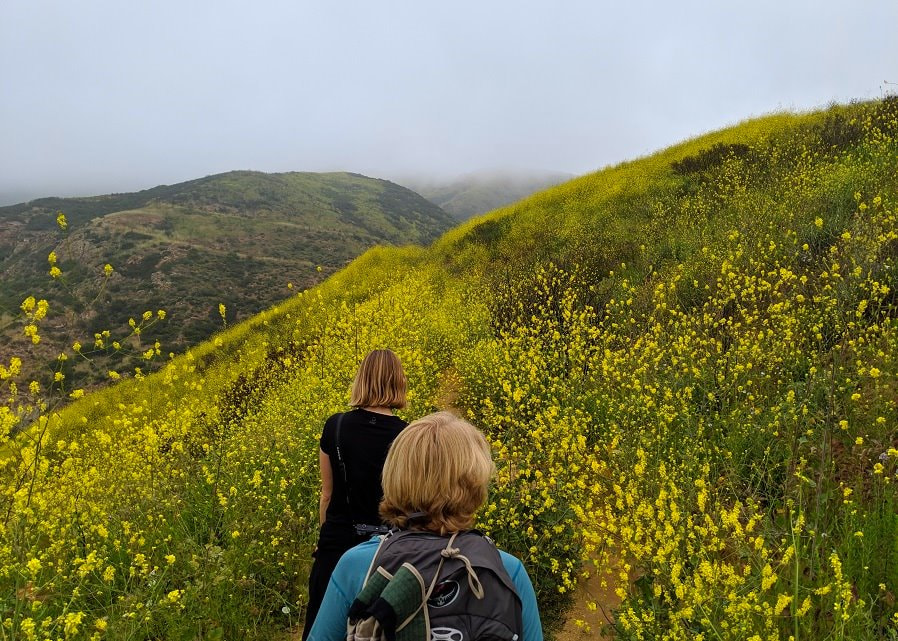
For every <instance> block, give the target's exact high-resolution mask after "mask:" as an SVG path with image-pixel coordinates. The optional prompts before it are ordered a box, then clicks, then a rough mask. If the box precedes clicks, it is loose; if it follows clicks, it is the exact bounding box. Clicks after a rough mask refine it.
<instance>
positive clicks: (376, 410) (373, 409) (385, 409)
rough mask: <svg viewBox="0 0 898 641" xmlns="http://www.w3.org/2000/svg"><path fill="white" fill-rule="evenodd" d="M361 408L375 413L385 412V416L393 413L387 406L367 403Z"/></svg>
mask: <svg viewBox="0 0 898 641" xmlns="http://www.w3.org/2000/svg"><path fill="white" fill-rule="evenodd" d="M362 409H363V410H365V411H366V412H374V413H375V414H386V415H387V416H392V415H393V410H392V409H390V408H389V407H372V406H370V405H369V406H367V407H363V408H362Z"/></svg>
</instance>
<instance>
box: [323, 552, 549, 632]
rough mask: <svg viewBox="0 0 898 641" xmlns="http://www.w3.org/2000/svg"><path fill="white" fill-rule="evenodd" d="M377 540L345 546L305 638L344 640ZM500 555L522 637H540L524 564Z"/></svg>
mask: <svg viewBox="0 0 898 641" xmlns="http://www.w3.org/2000/svg"><path fill="white" fill-rule="evenodd" d="M379 543H380V541H379V539H378V538H377V537H375V538H373V539H371V540H370V541H365V542H364V543H361V544H359V545H357V546H355V547H354V548H352V549H350V550H348V551H347V552H346V553H345V554H344V555H343V556H342V557H341V558H340V561H339V562H338V563H337V567H336V568H335V569H334V573H333V574H332V575H331V579H330V582H329V583H328V585H327V591H326V592H325V593H324V601H323V602H322V603H321V609H320V610H319V611H318V616H317V617H316V618H315V623H314V624H313V625H312V630H311V631H310V632H309V639H308V641H345V639H346V619H347V616H348V615H349V606H350V605H352V602H353V600H355V597H356V595H357V594H358V593H359V592H361V591H362V587H363V585H364V583H365V575H366V574H367V573H368V568H369V566H370V565H371V561H372V560H373V559H374V554H375V552H377V546H378V544H379ZM499 555H500V557H501V558H502V565H504V566H505V570H506V571H507V572H508V576H510V577H511V581H512V583H514V587H515V589H516V590H517V591H518V596H519V597H520V598H521V614H522V623H523V625H524V634H523V638H522V639H521V641H543V628H542V622H541V621H540V618H539V609H538V608H537V605H536V594H535V593H534V591H533V584H532V583H531V582H530V577H529V576H528V575H527V570H526V569H525V568H524V564H523V563H521V562H520V561H519V560H518V559H517V558H516V557H514V556H512V555H511V554H508V553H507V552H502V551H501V550H500V551H499Z"/></svg>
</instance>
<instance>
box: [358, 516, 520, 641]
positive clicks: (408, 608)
mask: <svg viewBox="0 0 898 641" xmlns="http://www.w3.org/2000/svg"><path fill="white" fill-rule="evenodd" d="M522 629H523V625H522V622H521V599H520V597H519V596H518V593H517V591H516V590H515V588H514V584H513V583H512V581H511V578H510V577H509V576H508V572H507V571H506V570H505V566H504V565H503V564H502V559H501V557H500V556H499V551H498V550H497V549H496V546H495V545H494V544H493V542H492V541H490V540H489V539H488V538H487V537H485V536H483V535H482V534H480V533H479V532H476V531H469V532H461V533H456V534H453V535H452V536H451V537H447V536H440V535H438V534H434V533H430V532H416V531H403V532H395V531H394V532H390V533H389V534H387V535H385V536H384V537H383V539H382V540H381V543H380V546H379V547H378V548H377V552H376V553H375V555H374V559H373V560H372V561H371V567H370V568H369V569H368V574H367V576H366V579H365V585H364V587H363V588H362V591H361V592H360V593H359V595H358V596H357V597H356V599H355V601H354V602H353V603H352V605H351V606H350V609H349V619H348V621H347V634H346V639H347V641H518V639H520V638H521V636H522Z"/></svg>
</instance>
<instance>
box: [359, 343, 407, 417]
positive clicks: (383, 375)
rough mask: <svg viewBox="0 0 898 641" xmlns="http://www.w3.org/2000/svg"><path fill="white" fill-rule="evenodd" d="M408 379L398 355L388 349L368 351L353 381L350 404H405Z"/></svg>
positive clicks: (396, 406) (362, 405) (395, 406)
mask: <svg viewBox="0 0 898 641" xmlns="http://www.w3.org/2000/svg"><path fill="white" fill-rule="evenodd" d="M407 391H408V382H407V381H406V379H405V372H404V371H402V363H400V362H399V357H398V356H396V354H394V353H393V352H391V351H390V350H388V349H376V350H374V351H373V352H371V353H369V354H368V355H367V356H366V357H365V359H364V360H363V361H362V364H361V365H359V371H358V372H357V373H356V375H355V379H353V381H352V391H351V392H350V394H349V404H350V405H351V406H352V407H389V408H391V409H402V408H403V407H405V395H406V392H407Z"/></svg>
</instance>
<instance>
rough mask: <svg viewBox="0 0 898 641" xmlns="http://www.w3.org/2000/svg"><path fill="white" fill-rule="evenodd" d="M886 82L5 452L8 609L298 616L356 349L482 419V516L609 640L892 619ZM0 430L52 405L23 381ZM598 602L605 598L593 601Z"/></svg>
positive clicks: (140, 634)
mask: <svg viewBox="0 0 898 641" xmlns="http://www.w3.org/2000/svg"><path fill="white" fill-rule="evenodd" d="M896 136H898V101H896V100H887V101H883V102H875V103H866V104H857V105H851V106H844V107H842V106H840V107H833V108H831V109H829V110H827V111H824V112H818V113H812V114H804V115H790V114H783V115H774V116H769V117H766V118H762V119H758V120H753V121H749V122H746V123H743V124H741V125H739V126H737V127H733V128H730V129H727V130H723V131H720V132H716V133H713V134H709V135H706V136H702V137H700V138H697V139H695V140H692V141H688V142H686V143H683V144H681V145H678V146H676V147H673V148H670V149H668V150H665V151H662V152H660V153H658V154H655V155H653V156H650V157H648V158H644V159H640V160H636V161H633V162H628V163H624V164H622V165H619V166H617V167H612V168H609V169H606V170H604V171H601V172H598V173H596V174H593V175H590V176H585V177H583V178H580V179H577V180H574V181H572V182H569V183H566V184H564V185H561V186H558V187H556V188H553V189H551V190H549V191H546V192H543V193H541V194H538V195H536V196H533V197H531V198H528V199H526V200H524V201H522V202H520V203H517V204H515V205H513V206H511V207H508V208H506V209H503V210H499V211H496V212H493V213H492V214H489V215H487V216H485V217H482V218H480V219H476V220H472V221H470V222H468V223H466V224H465V225H463V226H461V227H459V228H457V229H455V230H453V231H451V232H449V233H448V234H446V235H445V236H443V237H442V238H441V239H440V240H439V241H437V242H436V243H435V244H434V245H433V246H432V247H430V248H428V249H422V248H416V247H408V248H402V249H396V248H393V249H385V248H378V249H374V250H371V251H369V252H368V253H367V254H365V255H364V256H362V257H361V258H359V259H358V260H356V261H355V262H353V263H352V264H351V265H350V266H349V267H347V268H346V269H345V270H343V271H341V272H339V273H337V274H335V275H334V276H332V277H331V278H329V279H328V280H327V281H325V282H324V283H322V284H321V285H319V286H318V287H316V288H314V289H312V290H309V291H306V292H303V293H302V294H301V295H297V296H296V297H294V298H292V299H290V300H289V301H287V302H285V303H284V304H282V305H279V306H277V307H275V308H273V309H271V310H269V311H266V312H264V313H262V314H260V315H258V316H256V317H254V318H252V319H250V320H249V321H247V322H245V323H242V324H240V325H237V326H234V327H233V328H231V329H229V330H228V331H226V332H224V333H222V334H220V335H218V336H217V337H216V338H215V340H214V341H210V342H208V343H205V344H203V345H201V346H199V347H197V348H196V349H194V350H191V351H190V352H189V353H188V354H186V355H184V356H181V357H178V358H176V359H175V360H173V361H172V362H171V363H170V364H168V365H167V366H166V367H165V368H164V369H163V370H162V371H161V372H160V373H158V374H155V375H153V376H150V377H146V378H144V379H142V380H133V379H132V380H128V381H123V382H122V383H120V384H118V385H116V386H115V387H113V388H110V389H106V390H103V391H102V392H98V393H96V394H91V395H88V396H86V397H85V398H83V399H82V400H80V401H79V402H77V403H75V404H73V405H71V406H70V407H68V408H67V409H66V410H64V411H62V412H59V413H58V414H50V415H45V416H44V417H43V418H41V419H40V420H38V421H37V422H36V423H35V424H34V425H32V426H31V427H30V428H29V429H27V430H26V431H25V432H23V433H22V434H20V435H19V437H18V438H16V439H15V440H14V441H12V442H8V443H7V444H6V448H5V451H4V455H3V463H2V465H3V469H2V477H0V478H2V485H0V517H2V520H0V531H2V533H3V537H2V544H0V586H2V589H0V617H2V624H0V634H3V635H4V636H6V637H9V638H16V639H19V638H25V639H30V638H40V639H44V638H54V639H55V638H63V637H65V638H98V639H99V638H109V639H151V638H166V639H181V638H183V639H194V638H209V639H221V638H227V639H234V638H252V639H256V638H258V639H262V638H269V637H270V635H272V634H273V633H275V632H276V631H277V630H282V629H286V628H288V627H290V626H291V625H295V624H296V616H297V614H299V613H300V612H301V604H302V599H303V591H304V577H305V572H306V571H307V567H308V560H309V553H310V549H311V546H312V545H313V544H314V539H315V535H316V527H315V526H316V515H317V512H316V504H317V484H318V479H317V462H316V450H317V437H318V435H319V430H320V427H321V425H322V421H323V420H324V418H325V417H326V416H327V415H328V414H329V413H331V412H334V411H337V410H340V409H343V408H345V406H346V405H345V404H346V401H347V390H348V386H349V383H350V380H351V376H352V374H353V372H354V370H355V368H356V366H357V363H358V361H359V359H360V358H361V356H363V355H364V353H365V352H366V351H367V350H369V349H371V348H375V347H382V346H387V347H390V348H392V349H394V350H396V351H397V352H398V353H399V355H400V357H401V358H402V359H403V362H404V363H405V365H406V368H407V372H408V375H409V381H410V388H411V393H410V406H409V407H408V408H407V410H406V411H405V412H404V416H406V417H407V418H410V419H412V418H414V417H416V416H419V415H421V414H424V413H426V412H429V411H432V410H434V409H437V408H444V407H454V408H456V409H457V410H458V411H460V412H462V413H463V414H464V415H465V416H467V417H468V418H469V419H470V420H471V421H472V422H474V423H475V424H476V425H478V426H480V427H481V428H482V429H484V430H485V431H486V432H487V433H488V435H489V438H490V440H491V441H492V442H493V444H494V447H495V452H496V460H497V466H498V478H497V479H496V482H495V485H494V487H493V489H492V491H491V495H490V500H489V504H488V506H487V507H486V509H485V510H484V511H483V512H482V514H481V516H480V527H482V528H483V529H484V530H486V531H488V532H489V533H490V534H492V535H493V536H494V537H495V538H496V539H497V540H498V541H499V543H500V545H501V546H502V547H504V548H505V549H507V550H509V551H511V552H512V553H514V554H517V555H518V556H520V557H521V558H522V559H523V560H524V562H525V563H526V565H527V567H528V570H529V572H530V574H531V576H532V578H533V580H534V583H535V586H536V588H537V591H538V594H539V598H540V601H541V605H542V607H543V614H544V617H545V618H546V619H547V621H549V622H552V621H553V620H554V619H555V618H556V617H557V616H558V614H557V613H559V612H562V611H563V606H564V605H566V604H567V603H568V598H569V595H570V594H571V592H572V590H573V589H574V588H575V587H576V586H577V584H578V582H579V581H581V580H583V578H584V577H585V576H587V575H589V574H598V575H599V576H600V579H601V580H602V581H603V582H605V583H606V584H607V585H609V586H610V587H611V588H612V589H613V590H616V591H617V592H618V593H619V595H620V597H621V598H622V602H621V605H620V607H619V608H618V609H617V610H616V612H615V613H614V618H615V624H614V629H613V630H610V631H609V632H610V633H613V634H615V635H616V636H617V637H618V638H621V639H650V638H651V639H655V638H657V639H733V640H736V639H789V638H794V639H800V638H803V639H890V638H892V639H893V638H895V629H896V625H898V614H896V611H898V610H896V604H895V593H896V591H898V543H896V541H898V517H896V507H898V501H896V498H898V497H896V491H895V487H896V483H898V479H896V476H895V475H896V463H898V449H896V448H898V440H896V420H898V406H896V398H898V394H896V386H898V380H896V376H898V361H896V359H898V318H896V317H898V307H896V301H898V298H896V287H898V265H896V261H898V218H896V207H898V171H896V170H898V139H896ZM6 374H7V378H6V380H5V381H4V383H3V384H4V385H5V386H6V387H5V388H4V389H7V390H10V391H15V392H16V394H8V396H10V403H9V409H7V410H4V411H3V412H2V413H0V425H2V426H3V428H4V429H3V432H5V431H6V429H9V428H11V427H12V426H13V424H14V422H15V421H16V416H17V413H16V412H17V411H23V408H24V407H26V406H27V405H28V404H29V403H33V402H34V401H35V400H37V399H32V398H30V397H29V394H28V392H27V391H26V390H27V385H24V384H23V383H21V382H20V383H19V384H18V386H17V387H16V388H11V386H10V381H12V380H14V377H11V376H10V373H9V372H8V368H6ZM604 605H605V604H602V603H595V604H593V603H589V604H587V607H590V608H592V607H602V606H604Z"/></svg>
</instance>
